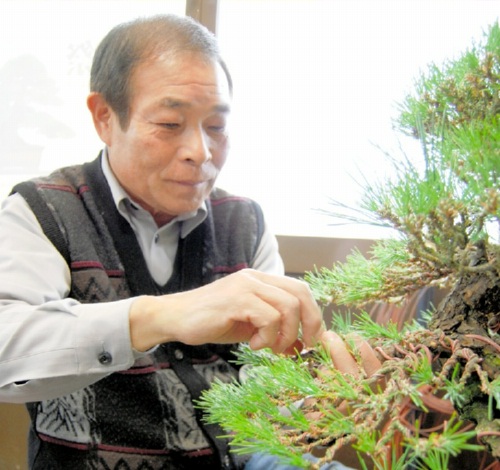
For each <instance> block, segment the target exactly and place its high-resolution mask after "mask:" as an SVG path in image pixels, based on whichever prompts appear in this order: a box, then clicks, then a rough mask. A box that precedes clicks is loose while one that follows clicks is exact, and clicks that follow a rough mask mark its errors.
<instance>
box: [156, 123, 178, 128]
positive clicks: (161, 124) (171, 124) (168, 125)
mask: <svg viewBox="0 0 500 470" xmlns="http://www.w3.org/2000/svg"><path fill="white" fill-rule="evenodd" d="M159 125H160V126H161V127H164V128H165V129H178V128H179V127H180V124H178V123H176V122H160V123H159Z"/></svg>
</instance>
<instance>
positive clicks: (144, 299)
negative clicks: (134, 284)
mask: <svg viewBox="0 0 500 470" xmlns="http://www.w3.org/2000/svg"><path fill="white" fill-rule="evenodd" d="M162 300H163V301H160V299H159V298H158V297H154V296H141V297H137V299H136V300H135V301H134V302H132V304H131V306H130V311H129V325H130V341H131V343H132V348H133V349H135V350H136V351H140V352H144V351H147V350H148V349H151V348H152V347H154V346H156V345H158V344H160V343H167V342H170V341H175V337H174V334H173V331H172V330H173V328H169V326H171V322H170V321H168V322H166V321H164V320H165V319H164V315H165V313H164V312H165V305H164V300H165V298H164V297H163V298H162ZM162 317H163V319H162ZM162 320H163V321H162Z"/></svg>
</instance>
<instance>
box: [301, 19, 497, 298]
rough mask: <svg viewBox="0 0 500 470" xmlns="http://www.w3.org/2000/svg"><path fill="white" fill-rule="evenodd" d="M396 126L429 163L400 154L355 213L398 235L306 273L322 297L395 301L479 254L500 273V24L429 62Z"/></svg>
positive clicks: (444, 278) (467, 266) (446, 277)
mask: <svg viewBox="0 0 500 470" xmlns="http://www.w3.org/2000/svg"><path fill="white" fill-rule="evenodd" d="M396 125H397V127H398V128H399V130H400V131H402V132H405V133H407V134H410V135H412V136H414V137H415V138H417V139H419V140H420V142H421V145H422V158H423V161H422V162H415V159H414V158H411V159H410V158H409V157H406V158H403V159H402V160H401V161H399V162H398V161H396V160H394V166H395V169H396V175H395V177H394V178H393V179H389V180H384V181H382V182H379V183H376V182H375V183H369V182H366V187H365V194H364V196H363V200H362V202H361V208H360V209H357V211H355V212H354V213H356V212H357V213H358V214H359V216H360V218H359V220H358V221H360V222H365V223H366V222H367V223H372V222H374V223H377V224H378V225H384V226H389V227H392V228H393V229H395V230H396V231H397V232H399V234H400V236H399V237H398V238H397V239H394V240H380V241H378V242H376V243H375V244H374V246H373V248H372V251H371V252H369V253H368V256H366V257H365V256H364V255H363V254H362V253H360V252H359V251H354V252H353V253H352V254H351V255H350V256H349V257H348V258H347V260H346V262H345V263H338V264H336V265H334V266H333V268H325V267H323V268H321V269H319V270H316V271H314V272H311V273H308V274H307V275H306V280H307V281H308V282H309V283H310V285H311V286H312V288H313V291H314V293H315V294H316V296H317V298H318V299H319V300H320V301H323V302H327V303H328V302H333V303H337V304H347V305H355V306H356V305H358V306H361V305H364V304H366V303H369V302H372V301H381V300H382V301H388V302H398V301H400V300H401V299H403V298H404V297H405V296H406V295H407V294H408V293H409V292H412V291H415V290H417V289H420V288H421V287H423V286H426V285H435V284H437V285H442V284H445V283H446V284H447V285H451V283H453V282H454V280H455V279H457V277H459V276H460V275H462V274H463V273H464V272H466V271H471V270H477V269H479V268H477V267H474V268H472V267H471V265H472V264H474V263H472V261H475V260H476V258H477V256H481V257H482V258H483V259H482V261H483V263H482V264H483V265H482V267H481V268H480V269H485V270H492V271H496V272H500V256H499V255H500V248H499V245H498V242H496V241H495V240H494V239H493V238H492V237H491V236H490V235H489V232H488V229H489V228H492V230H493V231H496V232H498V230H500V192H499V190H498V189H499V181H500V179H499V173H500V165H499V162H500V27H499V25H498V23H495V24H494V25H492V26H491V28H490V29H489V32H488V34H486V35H485V40H484V42H483V43H482V44H479V45H475V46H474V47H473V48H472V49H471V50H469V51H466V52H465V53H464V54H463V55H462V56H461V57H460V58H459V59H457V60H454V61H450V62H447V63H445V64H444V65H443V66H442V67H437V66H436V65H431V66H430V68H429V71H428V73H427V74H425V75H422V76H421V77H420V78H419V79H418V80H417V82H416V84H415V93H414V94H410V95H408V96H407V97H406V98H405V100H404V101H403V104H402V105H401V113H400V117H399V120H398V121H397V122H396ZM420 163H421V164H420ZM334 205H335V203H334ZM337 207H342V204H338V205H337ZM332 216H336V217H343V215H342V214H341V213H336V212H332ZM349 217H350V220H356V217H355V216H352V215H351V216H349ZM475 264H477V263H475Z"/></svg>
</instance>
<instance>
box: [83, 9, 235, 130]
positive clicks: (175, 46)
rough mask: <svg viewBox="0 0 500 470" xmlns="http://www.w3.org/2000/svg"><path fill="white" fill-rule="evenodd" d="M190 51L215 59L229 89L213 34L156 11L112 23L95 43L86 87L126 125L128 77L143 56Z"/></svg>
mask: <svg viewBox="0 0 500 470" xmlns="http://www.w3.org/2000/svg"><path fill="white" fill-rule="evenodd" d="M185 52H193V53H197V54H200V56H201V57H202V58H205V59H206V60H215V61H216V62H218V63H219V64H220V65H221V67H222V69H223V70H224V73H225V75H226V77H227V80H228V84H229V89H230V91H232V80H231V75H230V73H229V70H228V69H227V66H226V64H225V63H224V61H223V60H222V57H221V55H220V51H219V46H218V44H217V39H216V38H215V36H214V35H213V34H212V33H211V32H210V31H209V30H208V29H207V28H205V27H204V26H202V25H201V24H199V23H197V22H196V21H194V20H193V19H191V18H189V17H181V16H176V15H158V16H152V17H149V18H139V19H136V20H133V21H130V22H127V23H123V24H120V25H118V26H115V27H114V28H113V29H112V30H111V31H110V32H109V33H108V34H107V35H106V36H105V37H104V39H103V40H102V41H101V43H100V44H99V46H98V47H97V49H96V51H95V54H94V60H93V62H92V68H91V71H90V90H91V91H93V92H97V93H100V94H101V95H102V96H103V97H104V99H105V100H106V102H107V103H108V104H109V105H110V106H111V108H112V109H113V111H114V112H115V113H116V114H117V116H118V119H119V121H120V126H121V127H122V128H123V129H126V128H127V127H128V123H129V107H130V96H131V90H130V77H131V76H132V73H133V71H134V70H135V68H136V67H137V66H138V65H139V64H140V63H142V62H144V61H145V60H148V59H151V58H154V57H156V56H158V55H160V54H163V53H168V54H169V55H172V56H175V55H177V54H181V53H185Z"/></svg>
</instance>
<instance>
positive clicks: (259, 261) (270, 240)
mask: <svg viewBox="0 0 500 470" xmlns="http://www.w3.org/2000/svg"><path fill="white" fill-rule="evenodd" d="M250 267H251V268H253V269H257V270H259V271H263V272H265V273H269V274H279V275H282V274H284V273H285V268H284V265H283V260H282V258H281V255H280V253H279V247H278V241H277V240H276V237H275V236H274V234H273V233H272V232H271V230H270V229H269V226H268V224H267V223H265V225H264V233H263V234H262V239H261V241H260V244H259V246H258V248H257V251H256V253H255V257H254V259H253V261H252V265H251V266H250Z"/></svg>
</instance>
